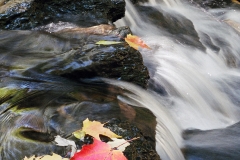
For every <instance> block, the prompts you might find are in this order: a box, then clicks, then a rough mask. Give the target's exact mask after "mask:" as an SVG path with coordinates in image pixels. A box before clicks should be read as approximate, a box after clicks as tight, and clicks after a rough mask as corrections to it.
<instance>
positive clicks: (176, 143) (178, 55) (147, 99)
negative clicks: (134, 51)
mask: <svg viewBox="0 0 240 160" xmlns="http://www.w3.org/2000/svg"><path fill="white" fill-rule="evenodd" d="M126 2H127V6H126V14H125V17H124V18H123V19H121V20H119V21H117V22H116V23H115V24H116V26H130V28H131V30H132V32H133V34H136V35H138V36H140V37H142V39H143V40H144V42H146V43H147V44H148V45H149V46H150V47H151V50H147V49H141V50H140V52H141V53H142V56H143V59H144V63H145V65H146V66H147V67H148V69H149V71H150V76H151V80H150V82H151V86H150V87H149V88H148V91H147V92H146V91H144V90H141V89H139V88H138V87H136V86H133V85H132V84H129V83H123V82H115V81H111V82H109V83H113V84H115V85H117V86H121V87H122V88H125V89H128V90H130V91H132V92H133V93H135V95H129V94H126V97H128V98H126V97H124V96H123V97H122V96H121V97H119V99H120V100H122V101H124V102H127V103H130V104H135V105H140V106H142V107H146V108H148V109H150V110H151V111H152V112H153V113H154V114H155V115H156V117H157V119H158V126H157V135H156V139H157V151H158V153H159V154H160V156H161V158H162V159H163V160H181V159H186V158H187V159H193V160H194V159H198V158H196V157H197V156H194V155H191V156H185V155H184V154H183V153H182V151H181V148H184V146H185V145H186V144H188V145H190V146H191V141H190V142H189V141H187V140H185V139H184V138H182V132H184V131H185V130H190V129H200V130H203V133H204V131H206V133H208V132H207V130H212V131H214V130H216V132H217V131H222V132H225V130H226V134H223V135H221V134H220V132H219V134H216V135H212V137H214V136H223V137H225V138H226V139H229V141H228V143H229V145H227V146H228V147H230V148H231V143H234V141H235V140H236V139H235V138H236V137H238V135H235V136H233V137H230V136H229V137H228V132H227V128H228V126H231V125H232V124H235V123H237V122H238V121H239V119H240V117H239V102H240V98H239V93H240V87H239V84H240V70H239V67H238V65H239V58H240V56H239V53H240V45H239V41H240V37H239V33H238V29H239V22H240V20H239V18H237V15H239V11H238V10H236V9H234V8H231V7H229V8H225V9H209V10H205V9H203V8H201V7H199V6H198V5H196V4H195V3H194V2H192V1H191V2H192V3H191V2H189V1H186V0H185V1H184V0H182V1H181V0H163V1H160V0H159V1H157V0H150V1H149V2H148V3H142V4H141V6H144V7H151V8H152V9H154V10H156V11H160V12H162V13H163V14H164V15H167V16H171V17H174V18H176V19H177V20H178V19H182V17H185V18H186V19H188V20H189V21H191V23H192V24H193V26H194V29H195V31H196V33H197V34H196V35H197V36H198V37H199V42H200V43H198V44H194V45H189V44H188V43H185V42H184V39H183V40H182V41H181V39H180V40H179V39H178V38H176V37H178V35H180V34H178V35H176V34H175V35H174V34H172V33H168V30H167V28H164V27H162V26H158V21H161V19H159V20H158V19H155V21H154V22H155V23H152V22H151V21H149V19H147V18H146V17H143V16H142V14H141V15H140V13H139V10H138V9H137V8H136V7H135V6H134V5H133V4H132V3H131V2H130V1H128V0H127V1H126ZM238 17H239V16H238ZM229 22H231V23H229ZM183 27H186V29H187V30H188V28H187V27H188V26H187V24H186V26H184V22H183ZM189 30H191V28H189ZM196 35H195V36H194V35H190V36H189V35H183V36H182V35H181V36H182V37H188V40H190V41H192V42H193V41H195V39H194V38H196ZM202 48H204V49H202ZM202 135H204V134H202ZM204 138H205V137H204V136H203V139H202V141H204ZM206 139H207V136H206ZM213 139H214V138H213ZM207 141H208V142H207V143H208V145H209V146H213V147H215V146H216V147H217V145H219V144H217V143H218V142H216V141H211V139H208V140H207ZM197 143H198V144H199V146H200V147H199V148H200V149H201V148H204V145H202V146H201V139H200V140H199V141H198V142H197ZM220 145H223V144H221V142H220ZM205 147H206V146H205ZM200 149H199V150H200ZM205 149H206V150H207V149H208V148H205ZM203 150H204V149H203ZM236 150H237V151H236V152H238V149H236ZM232 151H233V152H235V151H234V147H233V148H232ZM218 152H224V149H223V150H221V151H220V150H219V151H218ZM226 152H227V151H226ZM190 154H194V153H190ZM215 154H216V153H215ZM217 154H219V153H217ZM229 154H230V155H231V153H229ZM202 155H204V156H199V157H200V158H199V159H208V158H206V157H208V156H207V152H206V153H202ZM238 155H239V153H238ZM219 156H221V155H220V154H219ZM204 157H205V158H204ZM213 157H214V156H212V158H210V159H221V158H216V157H215V158H213ZM222 158H223V159H224V157H223V156H222ZM228 158H229V159H231V156H229V157H228ZM225 159H227V158H225Z"/></svg>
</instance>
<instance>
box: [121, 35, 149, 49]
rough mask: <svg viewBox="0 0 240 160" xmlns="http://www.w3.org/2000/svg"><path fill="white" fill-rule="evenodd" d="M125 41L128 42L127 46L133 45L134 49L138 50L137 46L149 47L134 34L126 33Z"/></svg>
mask: <svg viewBox="0 0 240 160" xmlns="http://www.w3.org/2000/svg"><path fill="white" fill-rule="evenodd" d="M125 41H126V42H127V43H128V44H129V46H131V47H133V48H134V49H136V50H138V49H139V47H141V48H147V49H151V48H150V47H148V46H147V45H146V44H145V43H144V42H143V41H142V40H141V38H139V37H138V36H135V35H131V34H128V35H127V37H126V38H125Z"/></svg>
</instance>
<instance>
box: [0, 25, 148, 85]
mask: <svg viewBox="0 0 240 160" xmlns="http://www.w3.org/2000/svg"><path fill="white" fill-rule="evenodd" d="M129 32H130V30H129V28H127V27H122V28H118V29H115V28H114V27H113V26H110V25H100V26H95V27H90V28H75V29H65V30H62V31H58V32H54V33H47V32H42V31H1V32H0V51H1V58H0V62H1V64H2V69H3V70H5V71H4V72H2V74H7V75H8V74H10V72H11V73H14V74H17V75H21V76H27V77H33V78H36V76H39V75H41V74H47V75H54V76H61V77H65V78H68V79H72V80H75V81H78V80H80V79H84V78H93V77H105V78H114V79H118V80H123V81H128V82H132V83H135V84H137V85H139V86H142V87H146V85H147V81H148V79H149V75H148V70H147V68H146V67H145V66H144V65H143V60H142V56H141V54H140V53H139V52H138V51H136V50H135V49H133V48H131V47H130V46H129V45H127V43H125V41H123V40H122V38H123V37H124V36H125V35H126V34H127V33H129ZM99 40H111V41H120V42H122V43H120V44H115V45H96V44H95V43H96V42H98V41H99ZM32 73H34V75H33V74H32Z"/></svg>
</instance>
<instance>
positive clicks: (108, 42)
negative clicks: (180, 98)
mask: <svg viewBox="0 0 240 160" xmlns="http://www.w3.org/2000/svg"><path fill="white" fill-rule="evenodd" d="M119 43H122V42H118V41H104V40H101V41H98V42H97V43H96V44H102V45H112V44H119Z"/></svg>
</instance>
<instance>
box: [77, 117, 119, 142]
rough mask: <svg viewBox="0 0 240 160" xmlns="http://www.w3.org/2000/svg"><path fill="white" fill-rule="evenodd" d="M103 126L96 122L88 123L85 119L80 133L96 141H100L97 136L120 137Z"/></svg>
mask: <svg viewBox="0 0 240 160" xmlns="http://www.w3.org/2000/svg"><path fill="white" fill-rule="evenodd" d="M103 125H104V124H101V123H100V122H98V121H89V119H88V118H87V119H86V120H84V121H83V127H82V131H84V132H85V133H86V134H88V135H90V136H93V137H94V138H96V139H98V140H100V137H99V134H101V135H104V136H107V137H109V138H121V136H119V135H117V134H115V133H113V132H112V131H110V129H108V128H104V127H103ZM76 132H77V131H76Z"/></svg>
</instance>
